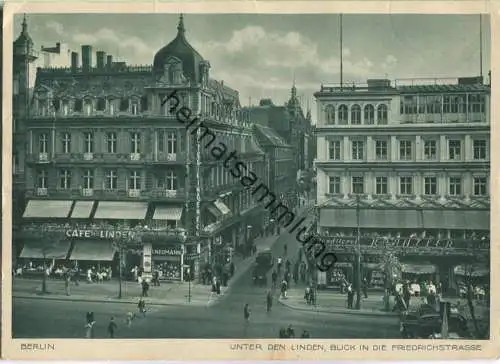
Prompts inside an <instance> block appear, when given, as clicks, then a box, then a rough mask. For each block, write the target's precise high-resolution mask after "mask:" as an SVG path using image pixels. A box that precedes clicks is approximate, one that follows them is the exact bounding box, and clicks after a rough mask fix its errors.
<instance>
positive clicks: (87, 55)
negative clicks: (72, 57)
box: [82, 45, 92, 72]
mask: <svg viewBox="0 0 500 364" xmlns="http://www.w3.org/2000/svg"><path fill="white" fill-rule="evenodd" d="M82 68H83V71H87V72H88V71H90V69H91V68H92V46H90V45H82Z"/></svg>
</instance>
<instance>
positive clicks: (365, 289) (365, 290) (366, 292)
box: [362, 277, 368, 298]
mask: <svg viewBox="0 0 500 364" xmlns="http://www.w3.org/2000/svg"><path fill="white" fill-rule="evenodd" d="M362 287H363V295H364V296H365V298H368V281H367V280H366V277H365V278H363V286H362Z"/></svg>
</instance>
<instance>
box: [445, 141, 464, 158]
mask: <svg viewBox="0 0 500 364" xmlns="http://www.w3.org/2000/svg"><path fill="white" fill-rule="evenodd" d="M461 149H462V142H461V141H460V140H450V141H449V142H448V153H449V159H451V160H460V159H461V151H462V150H461Z"/></svg>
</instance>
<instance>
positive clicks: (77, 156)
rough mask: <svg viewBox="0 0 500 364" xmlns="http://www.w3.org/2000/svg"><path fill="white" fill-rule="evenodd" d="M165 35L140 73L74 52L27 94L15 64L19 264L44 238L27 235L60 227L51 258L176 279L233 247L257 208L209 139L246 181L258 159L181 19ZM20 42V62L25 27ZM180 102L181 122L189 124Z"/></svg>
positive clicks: (40, 75) (45, 71) (234, 95)
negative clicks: (234, 161)
mask: <svg viewBox="0 0 500 364" xmlns="http://www.w3.org/2000/svg"><path fill="white" fill-rule="evenodd" d="M177 29H178V33H177V36H176V37H175V39H174V40H172V41H171V42H170V43H169V44H168V45H166V46H165V47H163V48H162V49H160V50H159V51H158V52H157V53H156V55H155V56H154V60H153V64H152V65H151V66H128V65H126V64H125V63H123V62H113V59H112V56H110V55H108V56H106V54H105V53H104V52H102V51H98V52H96V57H97V58H96V61H97V62H96V66H95V67H94V66H93V62H92V58H93V56H94V53H93V51H92V47H91V46H89V45H84V46H82V55H81V60H82V64H81V65H80V64H79V55H78V54H76V53H75V52H73V53H72V54H71V67H69V68H39V69H38V71H37V75H36V83H35V89H34V93H33V96H32V97H30V98H28V95H24V94H23V93H22V92H24V91H21V90H25V87H26V84H25V81H24V80H23V77H24V76H23V73H22V70H23V69H24V68H18V69H17V74H15V75H14V77H15V78H16V77H17V78H18V79H19V83H18V84H19V86H18V87H19V92H18V95H20V96H18V98H19V101H18V102H17V105H22V106H19V107H18V108H17V109H15V118H16V119H17V120H19V122H20V124H22V126H23V127H22V128H19V129H18V134H19V139H18V140H17V141H16V164H18V165H19V166H23V167H24V168H23V170H24V193H25V196H26V198H27V202H26V203H22V202H20V201H15V204H16V205H17V206H18V208H20V209H22V210H23V211H24V213H23V218H22V220H23V225H24V226H26V227H28V226H29V228H25V229H23V231H24V232H23V233H22V234H20V237H21V238H20V239H19V240H18V241H19V242H20V244H19V247H18V249H16V250H17V253H20V257H21V258H31V259H34V258H36V255H37V254H38V258H40V252H39V253H36V249H37V247H40V246H41V245H43V244H45V242H44V241H42V240H44V238H43V234H39V233H37V231H38V232H40V231H43V232H46V231H53V230H57V227H63V230H62V236H61V238H60V239H59V245H58V246H53V247H50V251H51V252H54V253H51V254H52V255H54V257H53V258H54V259H56V258H57V259H60V258H61V257H62V256H63V255H64V256H67V259H69V260H72V261H79V262H80V261H82V262H83V261H85V260H88V261H91V262H92V261H100V260H102V261H108V262H109V261H110V259H117V258H116V255H115V254H114V253H113V252H114V251H115V250H117V247H119V248H120V249H118V250H120V251H121V254H122V255H121V257H120V258H121V261H122V265H126V266H127V267H131V266H136V265H137V266H141V267H142V268H143V269H144V272H145V274H146V275H147V274H150V273H151V272H152V271H155V270H157V271H159V272H160V274H162V275H163V277H164V278H168V279H178V280H185V279H186V277H187V274H188V272H191V273H190V274H193V273H194V275H195V276H199V274H201V272H202V271H203V269H204V267H205V266H207V265H212V266H213V267H216V269H222V268H221V266H223V265H224V264H225V263H226V262H227V261H228V259H230V257H231V254H232V252H233V251H234V249H238V246H239V245H241V244H245V240H246V238H247V237H248V231H247V226H248V225H249V224H250V221H252V223H253V224H255V223H254V220H252V217H253V216H258V215H259V213H260V211H261V210H262V208H261V204H260V203H259V202H258V201H256V200H255V199H253V198H252V197H251V192H250V190H248V189H244V187H243V186H242V184H241V183H240V181H239V180H238V179H235V178H234V176H233V175H231V171H230V170H229V168H228V165H226V164H225V160H224V159H225V158H224V159H221V158H215V154H214V152H213V148H212V146H211V144H212V143H216V144H217V145H219V146H220V145H221V144H224V146H225V147H226V149H227V153H228V154H229V153H230V152H231V151H234V152H235V153H236V154H237V155H238V160H239V161H241V162H242V163H244V164H245V165H246V166H247V167H248V170H249V171H253V172H254V173H255V174H256V175H258V176H265V172H266V169H265V164H264V161H265V158H264V152H263V151H262V150H261V149H260V148H259V146H258V144H257V142H256V140H255V137H254V135H253V130H252V127H251V125H250V124H248V123H247V122H246V121H244V120H243V118H242V114H241V106H240V102H239V96H238V92H237V91H235V90H233V89H231V88H230V87H228V86H227V85H225V84H224V82H222V81H216V80H214V79H211V78H210V66H211V65H210V63H209V62H208V61H207V60H205V59H204V58H203V57H202V56H201V55H200V54H199V53H198V52H197V51H196V50H195V49H194V48H193V47H192V46H191V45H190V44H189V43H188V41H187V39H186V35H185V33H186V30H185V27H184V21H183V18H182V16H181V17H180V20H179V24H178V27H177ZM21 41H22V42H24V43H25V45H24V47H23V48H22V49H21V46H19V47H18V48H16V51H15V52H16V53H15V55H14V59H15V63H17V64H19V65H22V64H23V63H22V62H21V59H22V60H23V62H24V64H26V63H27V62H30V60H31V59H32V58H33V57H34V56H31V55H27V54H26V55H23V52H24V53H27V51H28V50H29V49H31V48H32V42H31V43H30V38H29V36H28V34H27V25H26V24H25V23H24V24H23V32H22V34H21V37H20V38H19V39H18V40H17V41H16V42H18V43H20V42H21ZM16 57H18V58H16ZM19 57H21V58H19ZM15 97H16V96H15ZM181 107H182V108H183V110H188V111H189V114H190V115H192V116H191V119H190V120H189V121H190V123H189V125H186V123H185V121H186V120H181V119H180V116H179V110H180V108H181ZM181 114H182V115H183V116H185V114H186V112H181ZM193 120H194V121H193ZM212 136H213V139H212ZM209 147H210V148H209ZM245 173H248V172H245ZM21 204H22V208H21V207H20V206H21ZM54 226H55V227H54ZM30 231H31V232H34V234H32V235H34V236H32V235H31V238H30V237H29V236H30V234H28V233H29V232H30ZM59 232H61V231H59ZM37 234H38V238H37V237H36V236H37ZM119 237H120V238H119ZM128 246H133V248H130V249H129V248H128ZM122 247H124V249H121V248H122ZM30 249H31V250H30ZM30 251H31V253H30ZM75 251H76V252H80V253H75ZM82 252H83V253H82ZM79 254H80V255H79ZM83 263H84V262H83ZM83 263H80V264H83ZM125 263H126V264H125ZM110 264H111V265H112V266H113V268H115V265H116V262H114V263H110Z"/></svg>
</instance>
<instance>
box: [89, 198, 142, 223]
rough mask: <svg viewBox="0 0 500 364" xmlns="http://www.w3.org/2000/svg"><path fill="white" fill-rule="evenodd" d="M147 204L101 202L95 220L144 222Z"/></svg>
mask: <svg viewBox="0 0 500 364" xmlns="http://www.w3.org/2000/svg"><path fill="white" fill-rule="evenodd" d="M147 210H148V204H147V202H125V201H99V205H97V211H96V213H95V216H94V219H111V220H144V219H145V217H146V212H147Z"/></svg>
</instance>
